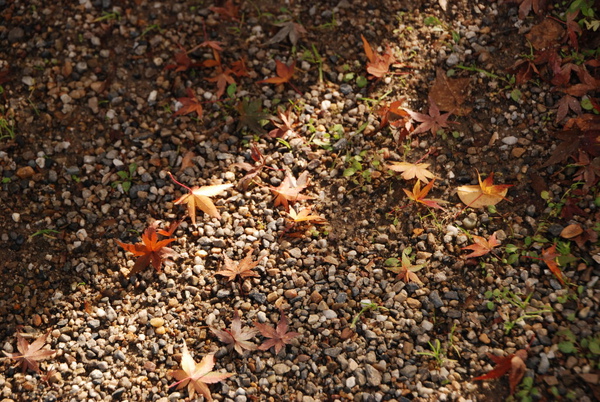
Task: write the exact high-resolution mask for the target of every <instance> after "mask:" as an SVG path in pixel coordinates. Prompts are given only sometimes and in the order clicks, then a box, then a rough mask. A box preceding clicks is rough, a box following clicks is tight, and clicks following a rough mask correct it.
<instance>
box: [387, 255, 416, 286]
mask: <svg viewBox="0 0 600 402" xmlns="http://www.w3.org/2000/svg"><path fill="white" fill-rule="evenodd" d="M411 252H412V249H411V248H410V247H406V248H405V249H404V250H402V265H400V266H398V262H399V261H398V259H397V258H390V259H388V260H386V262H385V265H386V266H387V269H389V270H390V271H392V272H395V273H397V274H398V278H400V279H402V280H403V281H404V282H406V283H408V282H415V283H418V284H419V285H423V282H421V280H420V279H419V277H418V276H417V274H416V273H417V272H419V271H420V270H421V269H422V268H423V267H424V266H425V265H423V264H418V265H413V264H412V263H411V262H410V258H409V257H408V256H409V255H410V253H411Z"/></svg>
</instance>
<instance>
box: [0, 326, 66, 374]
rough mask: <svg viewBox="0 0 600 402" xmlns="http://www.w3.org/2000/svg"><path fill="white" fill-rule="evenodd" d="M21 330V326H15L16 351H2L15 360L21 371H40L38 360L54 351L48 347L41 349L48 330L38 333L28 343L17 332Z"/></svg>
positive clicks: (43, 358) (45, 357) (47, 356)
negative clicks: (41, 333)
mask: <svg viewBox="0 0 600 402" xmlns="http://www.w3.org/2000/svg"><path fill="white" fill-rule="evenodd" d="M21 330H22V327H17V350H18V351H19V352H18V353H7V352H4V351H2V353H4V354H5V355H6V356H7V357H8V358H9V359H13V360H15V361H16V362H17V365H19V364H20V365H21V369H22V370H23V373H25V372H26V371H27V369H29V370H31V371H35V372H36V373H39V372H40V366H39V363H38V361H39V360H45V359H47V358H49V357H50V356H52V355H53V354H55V353H56V351H55V350H50V349H42V348H43V347H44V344H45V343H46V339H47V338H48V335H50V330H48V332H46V333H45V334H44V335H40V336H39V337H38V338H37V339H36V340H35V341H33V343H32V344H29V342H27V340H26V339H25V338H24V337H23V336H22V335H21V334H20V333H19V331H21Z"/></svg>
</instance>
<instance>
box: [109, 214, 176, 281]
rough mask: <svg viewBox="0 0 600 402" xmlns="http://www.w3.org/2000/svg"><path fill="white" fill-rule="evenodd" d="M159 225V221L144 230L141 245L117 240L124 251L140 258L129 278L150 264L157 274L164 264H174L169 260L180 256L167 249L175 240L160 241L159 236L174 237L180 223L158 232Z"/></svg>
mask: <svg viewBox="0 0 600 402" xmlns="http://www.w3.org/2000/svg"><path fill="white" fill-rule="evenodd" d="M158 223H159V221H154V222H153V223H152V224H151V225H150V226H148V227H147V228H146V230H144V233H142V241H141V242H140V243H136V244H127V243H122V242H120V241H119V240H117V244H118V245H119V246H121V247H122V248H123V249H124V250H126V251H129V252H130V253H133V255H135V256H137V257H139V258H138V259H137V260H136V261H135V264H134V266H133V268H132V269H131V271H129V274H128V275H127V276H131V275H134V274H136V273H138V272H140V271H141V270H143V269H144V268H146V267H147V266H148V265H150V264H152V266H153V267H154V269H156V271H157V272H160V271H161V267H162V264H163V262H164V263H165V265H172V264H173V261H170V260H167V258H176V257H178V256H179V254H178V253H177V252H176V251H174V250H173V249H171V248H169V247H167V245H169V244H170V243H171V242H174V241H175V239H163V240H158V235H159V234H160V235H162V236H166V237H170V236H172V235H173V232H175V229H177V226H178V225H179V222H175V223H172V224H171V226H170V227H169V230H168V231H167V230H162V229H160V230H158V231H157V229H156V228H157V226H158Z"/></svg>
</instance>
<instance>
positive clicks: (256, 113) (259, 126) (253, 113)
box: [236, 99, 273, 134]
mask: <svg viewBox="0 0 600 402" xmlns="http://www.w3.org/2000/svg"><path fill="white" fill-rule="evenodd" d="M236 109H237V111H238V113H239V114H240V115H239V117H238V125H237V130H238V131H240V130H241V129H242V128H244V127H248V128H249V129H250V130H252V131H254V132H255V133H257V134H263V133H264V132H265V129H264V128H263V122H264V121H267V120H270V119H272V118H273V116H271V115H270V114H268V113H263V111H262V102H261V100H260V99H256V100H253V101H250V100H248V99H244V100H242V101H241V102H239V103H238V105H237V106H236Z"/></svg>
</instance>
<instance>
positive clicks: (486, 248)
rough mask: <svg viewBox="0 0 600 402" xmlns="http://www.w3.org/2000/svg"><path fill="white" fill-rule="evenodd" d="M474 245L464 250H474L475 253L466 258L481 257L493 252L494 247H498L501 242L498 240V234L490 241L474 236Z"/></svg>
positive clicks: (493, 235) (494, 234) (491, 237)
mask: <svg viewBox="0 0 600 402" xmlns="http://www.w3.org/2000/svg"><path fill="white" fill-rule="evenodd" d="M473 242H474V243H473V244H471V245H469V246H466V247H463V248H462V249H463V250H472V251H473V252H472V253H470V254H467V255H465V257H464V258H474V257H481V256H483V255H486V254H488V253H489V252H491V251H492V249H493V248H494V247H498V246H499V245H500V242H499V241H498V240H497V239H496V233H495V232H494V233H493V234H492V235H491V236H490V238H489V240H486V239H485V238H484V237H481V236H475V235H473Z"/></svg>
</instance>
